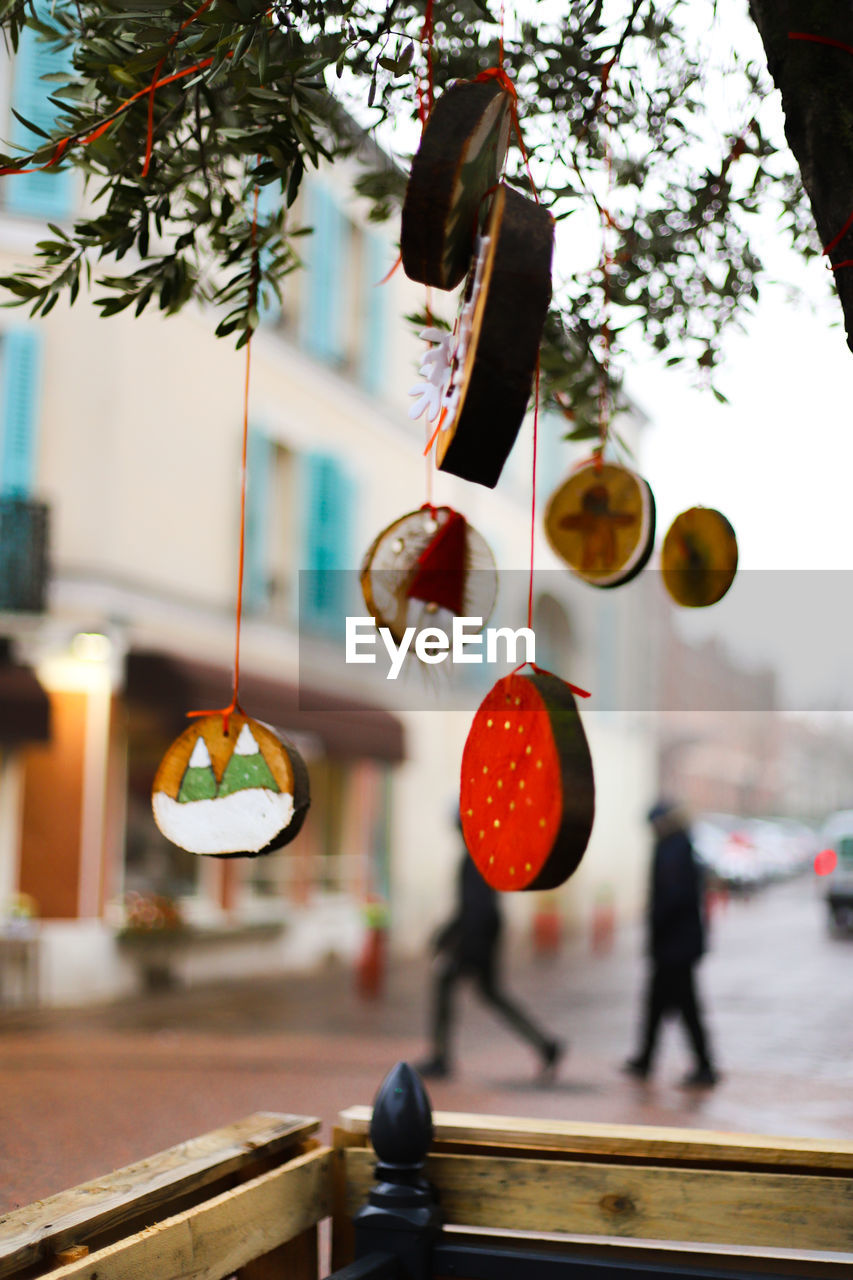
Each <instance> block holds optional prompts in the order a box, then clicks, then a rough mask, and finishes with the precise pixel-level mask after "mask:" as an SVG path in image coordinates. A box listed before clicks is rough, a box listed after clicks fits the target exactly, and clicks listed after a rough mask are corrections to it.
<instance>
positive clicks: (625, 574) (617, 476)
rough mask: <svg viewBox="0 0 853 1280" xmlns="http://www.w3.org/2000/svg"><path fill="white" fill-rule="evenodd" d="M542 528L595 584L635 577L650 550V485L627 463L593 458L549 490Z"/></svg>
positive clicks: (609, 584) (563, 556) (578, 571)
mask: <svg viewBox="0 0 853 1280" xmlns="http://www.w3.org/2000/svg"><path fill="white" fill-rule="evenodd" d="M545 533H546V535H547V538H548V541H549V542H550V544H551V547H552V548H553V550H554V551H555V552H556V553H557V555H558V556H560V558H561V559H562V560H565V562H566V564H567V565H568V566H569V568H570V569H572V570H573V571H574V572H575V573H576V574H577V575H578V577H580V578H583V579H584V580H585V581H586V582H590V583H592V585H593V586H596V587H617V586H619V585H620V583H623V582H629V581H630V579H631V578H633V577H635V576H636V575H637V574H638V573H639V572H640V570H641V569H642V568H643V566H644V565H645V564H646V562H647V561H648V559H649V556H650V555H651V553H652V548H653V547H654V541H655V500H654V497H653V496H652V491H651V489H650V488H649V486H648V484H647V482H646V481H645V480H643V479H642V477H640V476H638V475H635V473H634V472H633V471H629V470H628V468H627V467H620V466H617V465H616V464H615V463H611V462H604V463H602V462H600V461H599V460H598V459H593V460H591V461H590V462H588V463H585V464H584V466H582V467H580V468H579V469H578V470H577V471H575V472H573V473H572V475H570V476H569V478H568V480H566V481H565V483H564V484H562V485H561V486H560V488H559V489H557V490H556V491H555V492H554V494H553V495H552V496H551V500H550V502H549V503H548V506H547V508H546V511H545Z"/></svg>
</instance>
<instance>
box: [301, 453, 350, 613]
mask: <svg viewBox="0 0 853 1280" xmlns="http://www.w3.org/2000/svg"><path fill="white" fill-rule="evenodd" d="M300 473H301V483H300V493H301V497H302V503H303V506H302V538H301V545H302V559H301V565H302V568H303V569H304V570H306V571H307V572H305V573H303V574H302V579H301V582H300V592H299V613H300V617H299V622H300V626H302V627H305V628H307V629H308V630H310V631H315V632H322V633H325V634H326V635H330V634H331V635H335V636H338V635H340V636H343V631H344V619H345V617H346V611H347V601H348V598H349V592H350V588H351V586H352V583H351V581H350V580H351V578H352V576H353V575H352V574H350V573H347V572H346V569H347V568H348V567H349V566H348V565H347V562H346V548H347V547H348V546H349V545H350V542H351V537H350V533H351V525H352V484H351V481H350V478H349V476H348V475H347V473H346V471H345V470H344V468H343V467H342V466H341V464H340V462H339V461H338V459H337V458H335V457H334V456H332V455H331V454H327V453H309V454H305V455H304V457H303V458H302V459H301V463H300Z"/></svg>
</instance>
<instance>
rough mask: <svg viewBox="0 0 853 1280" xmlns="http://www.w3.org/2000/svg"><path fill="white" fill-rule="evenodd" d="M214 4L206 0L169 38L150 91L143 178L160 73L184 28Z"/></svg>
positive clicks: (151, 134) (152, 139)
mask: <svg viewBox="0 0 853 1280" xmlns="http://www.w3.org/2000/svg"><path fill="white" fill-rule="evenodd" d="M212 4H213V0H204V4H200V5H199V7H198V8H197V9H196V10H195V12H194V13H191V14H190V16H189V17H188V18H187V19H186V20H185V21H184V22H182V23H181V25H180V26H179V27H178V29H177V31H176V32H175V33H174V35H172V36H170V37H169V43H168V46H167V48H166V52H165V53H164V54H163V56H162V58H161V59H160V61H159V62H158V63H157V67H156V69H155V71H154V78H153V79H152V81H151V84H150V86H149V89H148V130H147V135H146V139H145V161H144V163H143V165H142V176H143V177H145V176H146V175H147V173H148V168H149V165H150V164H151V152H152V151H153V149H154V94H155V93H156V92H157V81H158V80H159V79H160V72H161V71H162V70H163V66H164V63H165V61H166V59H167V57H168V56H169V49H172V48H174V46H175V45H176V44H177V42H178V40H179V39H180V36H181V32H182V31H183V30H184V28H185V27H188V26H190V25H191V23H193V22H195V20H196V18H200V17H201V15H202V14H203V13H204V11H205V9H209V8H210V6H211V5H212Z"/></svg>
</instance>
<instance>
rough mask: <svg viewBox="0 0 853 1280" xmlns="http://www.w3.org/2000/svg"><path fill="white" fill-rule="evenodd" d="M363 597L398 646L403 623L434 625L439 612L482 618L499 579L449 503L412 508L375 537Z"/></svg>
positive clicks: (482, 543)
mask: <svg viewBox="0 0 853 1280" xmlns="http://www.w3.org/2000/svg"><path fill="white" fill-rule="evenodd" d="M361 589H362V593H363V595H364V601H365V604H366V605H367V607H368V609H369V610H370V613H371V614H372V616H373V618H374V619H375V620H376V624H377V626H380V627H387V628H388V629H389V631H390V632H391V634H392V636H393V637H394V639H395V641H396V642H397V643H398V644H399V643H400V641H401V639H402V637H403V633H404V632H405V630H406V628H407V627H411V626H414V627H419V626H423V625H424V624H425V623H426V621H427V619H429V621H430V623H431V624H432V625H435V626H439V625H441V623H442V618H441V614H442V612H443V613H444V615H445V617H446V616H447V614H451V615H457V616H465V617H475V618H482V620H483V625H484V626H485V624H486V621H487V620H488V618H489V616H490V615H491V612H492V610H493V608H494V606H495V597H496V596H497V589H498V579H497V571H496V569H495V561H494V557H493V555H492V553H491V551H490V549H489V545H488V543H487V542H486V540H485V539H484V538H483V537H482V536H481V534H479V533H478V532H477V530H476V529H474V528H473V527H472V526H471V525H470V524H469V523H468V521H467V520H466V519H465V517H464V516H463V515H461V514H460V513H459V512H458V511H454V510H453V508H452V507H433V506H430V505H428V504H427V505H426V506H423V507H421V508H420V510H418V511H410V512H408V513H407V514H406V515H404V516H401V517H400V519H399V520H395V521H394V523H393V524H390V525H389V526H388V528H387V529H383V530H382V532H381V533H380V534H379V536H378V537H377V538H376V539H374V541H373V543H372V544H371V546H370V547H369V549H368V551H367V554H366V555H365V558H364V563H363V565H362V569H361Z"/></svg>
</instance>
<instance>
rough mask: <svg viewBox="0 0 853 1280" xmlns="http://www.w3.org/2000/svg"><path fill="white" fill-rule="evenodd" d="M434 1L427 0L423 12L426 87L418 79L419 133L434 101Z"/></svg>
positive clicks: (422, 129)
mask: <svg viewBox="0 0 853 1280" xmlns="http://www.w3.org/2000/svg"><path fill="white" fill-rule="evenodd" d="M434 3H435V0H427V3H426V9H425V10H424V25H423V28H422V30H421V43H422V44H425V45H426V64H427V73H426V86H424V82H423V79H422V78H421V77H418V83H417V90H416V92H417V97H418V118H419V119H420V122H421V132H422V133H423V131H424V129H425V128H426V122H427V120H428V119H429V118H430V115H431V114H432V107H433V102H434V101H435V90H434V86H433V70H432V43H433V35H434V27H433V6H434Z"/></svg>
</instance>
